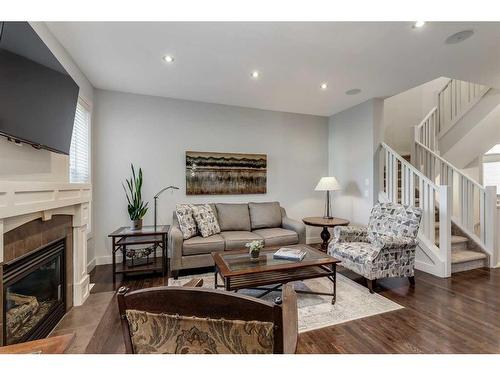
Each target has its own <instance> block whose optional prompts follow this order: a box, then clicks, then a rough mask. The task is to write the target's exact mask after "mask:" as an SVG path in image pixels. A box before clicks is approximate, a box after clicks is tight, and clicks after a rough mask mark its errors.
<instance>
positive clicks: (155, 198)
mask: <svg viewBox="0 0 500 375" xmlns="http://www.w3.org/2000/svg"><path fill="white" fill-rule="evenodd" d="M167 190H179V188H178V187H177V186H172V185H171V186H167V187H165V188H163V189H161V190H160V191H159V192H158V193H156V195H155V196H154V197H153V198H154V200H155V205H154V209H155V231H156V223H157V216H156V206H157V205H158V197H159V196H160V195H161V194H162V193H163V192H164V191H167Z"/></svg>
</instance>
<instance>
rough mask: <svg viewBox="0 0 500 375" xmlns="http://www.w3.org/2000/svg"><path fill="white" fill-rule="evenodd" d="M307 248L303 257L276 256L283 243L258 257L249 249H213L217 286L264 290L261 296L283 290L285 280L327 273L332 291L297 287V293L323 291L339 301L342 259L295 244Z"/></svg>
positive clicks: (333, 302) (317, 276)
mask: <svg viewBox="0 0 500 375" xmlns="http://www.w3.org/2000/svg"><path fill="white" fill-rule="evenodd" d="M287 247H300V248H301V249H303V250H305V251H306V256H305V257H304V259H302V260H301V261H294V260H286V259H274V257H273V255H274V253H275V252H276V251H277V250H278V249H279V247H268V248H264V249H262V250H261V252H260V257H259V259H258V260H252V259H250V256H249V254H248V250H235V251H219V252H213V253H212V257H213V259H214V263H215V274H214V276H215V277H214V278H215V280H214V287H215V289H217V288H218V287H224V289H225V290H227V291H231V290H232V291H238V290H240V289H257V290H262V291H263V293H261V294H260V295H259V296H258V297H259V298H260V297H263V296H265V295H266V294H269V293H271V292H273V291H277V290H280V288H281V286H282V285H283V284H286V283H289V282H292V281H298V280H308V279H315V278H320V277H327V278H328V279H329V280H330V281H331V282H332V287H333V291H332V293H326V292H317V291H309V290H307V291H305V290H296V292H297V293H305V294H319V295H327V296H331V297H332V304H335V301H336V297H337V263H340V260H338V259H335V258H334V257H332V256H330V255H327V254H325V253H323V252H321V251H319V250H316V249H314V248H313V247H311V246H308V245H292V246H287ZM218 275H220V276H221V277H222V281H223V285H219V281H218Z"/></svg>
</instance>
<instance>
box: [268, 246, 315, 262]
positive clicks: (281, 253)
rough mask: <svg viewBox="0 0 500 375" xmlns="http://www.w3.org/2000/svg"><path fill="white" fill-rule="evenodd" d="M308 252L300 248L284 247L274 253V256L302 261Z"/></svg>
mask: <svg viewBox="0 0 500 375" xmlns="http://www.w3.org/2000/svg"><path fill="white" fill-rule="evenodd" d="M306 254H307V253H306V252H305V251H304V250H300V249H294V248H290V247H282V248H281V249H279V250H278V251H277V252H275V253H274V255H273V258H275V259H286V260H295V261H298V262H300V261H301V260H302V259H304V257H305V256H306Z"/></svg>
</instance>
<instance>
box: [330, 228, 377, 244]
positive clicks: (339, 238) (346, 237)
mask: <svg viewBox="0 0 500 375" xmlns="http://www.w3.org/2000/svg"><path fill="white" fill-rule="evenodd" d="M332 242H333V243H340V242H370V241H369V240H368V229H367V228H366V227H354V226H345V227H344V226H338V227H335V228H334V230H333V240H332Z"/></svg>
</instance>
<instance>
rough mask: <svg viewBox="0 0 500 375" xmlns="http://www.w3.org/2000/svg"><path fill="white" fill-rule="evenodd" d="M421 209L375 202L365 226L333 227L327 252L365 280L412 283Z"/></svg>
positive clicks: (371, 283) (413, 280) (369, 283)
mask: <svg viewBox="0 0 500 375" xmlns="http://www.w3.org/2000/svg"><path fill="white" fill-rule="evenodd" d="M421 216H422V210H421V209H420V208H416V207H412V206H405V205H402V204H396V203H378V204H376V205H375V206H374V207H373V209H372V212H371V215H370V220H369V222H368V226H367V227H353V226H347V227H336V228H335V230H334V237H333V240H332V241H331V242H330V244H329V246H328V253H329V254H330V255H332V256H333V257H335V258H337V259H339V260H340V261H341V262H342V266H344V267H345V268H348V269H350V270H352V271H354V272H356V273H358V274H360V275H362V276H364V277H365V278H366V280H367V285H368V289H369V290H370V292H371V293H373V288H374V286H375V281H376V280H377V279H381V278H384V277H408V280H409V281H410V283H411V284H412V285H414V284H415V278H414V266H415V249H416V247H417V244H418V240H417V234H418V228H419V225H420V219H421Z"/></svg>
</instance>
